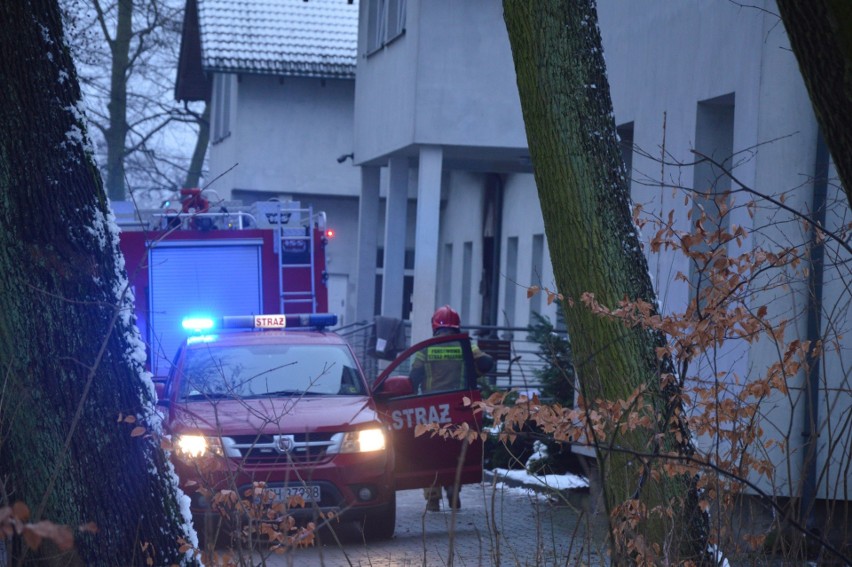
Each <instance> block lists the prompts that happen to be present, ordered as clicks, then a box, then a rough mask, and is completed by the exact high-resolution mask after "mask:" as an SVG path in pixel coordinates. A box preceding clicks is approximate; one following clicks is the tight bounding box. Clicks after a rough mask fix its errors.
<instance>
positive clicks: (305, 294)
mask: <svg viewBox="0 0 852 567" xmlns="http://www.w3.org/2000/svg"><path fill="white" fill-rule="evenodd" d="M291 215H298V218H299V222H298V223H292V222H288V221H289V219H290V218H292V216H291ZM275 218H276V220H277V223H276V226H275V236H276V238H275V247H276V253H277V254H278V260H279V268H280V277H279V278H278V296H279V298H280V304H281V313H287V306H293V305H300V306H303V307H302V308H300V309H297V310H296V311H294V312H297V313H316V312H317V290H316V277H315V271H316V250H315V245H316V243H315V238H314V226H313V224H314V215H313V207H308V208H307V209H289V208H283V207H281V206H280V205H279V206H278V214H277V215H276V217H275ZM302 248H304V250H303V249H302ZM294 258H295V259H296V260H295V261H293V260H294ZM300 270H301V271H302V272H303V273H304V272H305V271H307V273H308V281H309V283H308V285H307V286H306V287H305V286H301V287H300V289H292V287H291V286H290V285H287V286H285V282H286V283H289V284H292V282H293V281H298V282H300V283H301V280H300V278H299V277H298V275H297V273H298V271H300ZM287 272H291V276H293V277H292V279H288V276H287ZM294 272H295V273H294ZM285 287H288V288H290V289H285Z"/></svg>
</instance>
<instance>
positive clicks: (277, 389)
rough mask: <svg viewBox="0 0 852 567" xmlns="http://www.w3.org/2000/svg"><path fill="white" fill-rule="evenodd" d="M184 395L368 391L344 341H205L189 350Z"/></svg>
mask: <svg viewBox="0 0 852 567" xmlns="http://www.w3.org/2000/svg"><path fill="white" fill-rule="evenodd" d="M180 382H181V386H180V398H181V399H182V400H187V401H188V400H203V399H221V398H253V397H258V398H260V397H273V396H314V395H364V385H363V381H362V380H361V378H360V376H359V374H358V370H357V365H356V364H355V361H354V360H353V359H352V355H351V353H350V352H349V350H348V349H347V348H346V347H345V346H341V345H250V346H217V345H214V344H207V345H203V346H199V347H197V348H192V349H189V350H187V351H186V356H185V358H184V363H183V368H182V373H181V379H180Z"/></svg>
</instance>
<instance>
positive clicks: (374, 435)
mask: <svg viewBox="0 0 852 567" xmlns="http://www.w3.org/2000/svg"><path fill="white" fill-rule="evenodd" d="M384 449H385V432H384V431H383V430H382V429H380V428H378V427H376V428H374V429H361V430H359V431H349V432H347V433H344V434H343V441H342V442H341V443H340V452H341V453H366V452H369V451H384Z"/></svg>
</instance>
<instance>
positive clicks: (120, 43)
mask: <svg viewBox="0 0 852 567" xmlns="http://www.w3.org/2000/svg"><path fill="white" fill-rule="evenodd" d="M132 37H133V0H118V21H117V23H116V27H115V37H114V38H113V39H112V40H111V41H110V46H109V47H110V51H111V53H112V67H111V69H110V91H109V93H110V94H109V105H108V106H109V127H108V128H107V132H106V143H107V175H106V177H107V193H108V195H109V198H110V199H111V200H113V201H123V200H124V199H125V198H126V188H125V185H124V173H125V171H124V157H125V151H126V150H125V142H126V141H127V130H128V126H127V73H128V70H129V68H130V40H131V38H132Z"/></svg>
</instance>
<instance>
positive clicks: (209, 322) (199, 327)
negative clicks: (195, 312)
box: [181, 317, 216, 333]
mask: <svg viewBox="0 0 852 567" xmlns="http://www.w3.org/2000/svg"><path fill="white" fill-rule="evenodd" d="M181 326H182V327H183V328H184V329H186V330H187V331H193V332H196V333H200V332H202V331H209V330H210V329H212V328H213V327H215V326H216V323H215V321H214V320H213V318H212V317H187V318H185V319H184V320H183V321H181Z"/></svg>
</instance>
